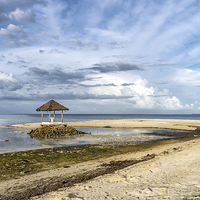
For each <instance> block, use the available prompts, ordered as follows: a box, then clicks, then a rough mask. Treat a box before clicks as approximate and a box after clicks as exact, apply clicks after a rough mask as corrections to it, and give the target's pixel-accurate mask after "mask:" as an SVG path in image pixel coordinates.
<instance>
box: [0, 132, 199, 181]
mask: <svg viewBox="0 0 200 200" xmlns="http://www.w3.org/2000/svg"><path fill="white" fill-rule="evenodd" d="M197 137H200V136H199V135H195V132H194V135H190V136H184V137H179V138H171V139H164V140H155V141H147V142H140V143H138V144H130V143H128V144H122V145H96V144H87V145H78V146H68V147H59V148H48V149H38V150H30V151H21V152H14V153H5V154H0V160H1V162H0V168H1V174H0V181H1V182H2V181H6V180H10V179H18V178H20V177H22V176H25V175H30V174H35V173H38V172H42V171H48V170H51V169H57V168H68V167H70V166H72V165H74V164H77V163H82V162H86V161H91V160H97V159H100V158H107V157H110V156H115V155H120V154H124V153H129V152H131V153H134V152H138V151H144V150H148V149H151V148H152V147H154V148H155V147H156V146H161V145H166V144H171V143H178V142H179V141H188V140H192V139H194V138H197Z"/></svg>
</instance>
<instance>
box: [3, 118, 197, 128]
mask: <svg viewBox="0 0 200 200" xmlns="http://www.w3.org/2000/svg"><path fill="white" fill-rule="evenodd" d="M53 124H54V123H49V125H53ZM63 124H66V125H67V126H72V127H84V128H118V129H120V128H121V129H123V128H128V129H176V130H196V128H197V127H199V126H200V120H180V119H117V120H92V121H80V122H64V123H63ZM41 125H43V124H42V123H39V122H38V123H25V124H14V125H7V126H3V127H4V128H22V129H23V128H25V129H34V128H38V127H40V126H41ZM44 125H47V124H44Z"/></svg>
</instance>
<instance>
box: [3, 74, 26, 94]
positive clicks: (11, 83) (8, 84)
mask: <svg viewBox="0 0 200 200" xmlns="http://www.w3.org/2000/svg"><path fill="white" fill-rule="evenodd" d="M22 87H23V83H22V82H21V81H20V80H18V79H16V78H15V77H14V75H13V73H9V74H5V73H3V72H0V89H1V90H9V91H16V90H19V89H21V88H22Z"/></svg>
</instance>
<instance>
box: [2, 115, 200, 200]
mask: <svg viewBox="0 0 200 200" xmlns="http://www.w3.org/2000/svg"><path fill="white" fill-rule="evenodd" d="M199 124H200V121H198V120H166V119H164V120H163V119H131V120H105V121H87V122H68V123H67V125H69V126H74V127H107V128H108V127H109V128H168V129H180V130H195V129H196V128H197V127H198V126H199ZM40 125H41V123H34V124H22V125H13V126H9V127H15V128H27V127H28V128H36V127H39V126H40ZM148 155H154V157H153V159H150V160H147V161H143V162H140V163H137V164H134V165H131V166H129V167H126V168H124V169H120V170H116V171H115V172H114V173H111V174H105V175H103V176H98V177H96V178H94V179H90V180H88V181H86V182H81V183H77V184H75V185H74V186H72V187H63V188H62V187H61V188H59V189H58V190H56V191H49V192H47V193H45V194H43V195H39V196H35V197H31V198H30V199H32V200H36V199H37V200H68V199H73V200H93V199H99V200H100V199H113V200H114V199H125V200H132V199H153V200H155V199H183V198H184V197H188V198H191V197H193V196H194V195H200V168H199V166H200V159H199V155H200V138H199V136H197V137H194V138H193V139H192V140H187V141H181V142H172V143H170V144H167V145H162V146H155V147H152V148H151V149H148V150H144V151H141V152H136V153H126V154H121V155H117V156H112V157H109V158H106V159H99V160H95V161H89V162H84V163H80V164H75V165H72V166H70V167H69V168H60V169H56V170H50V171H46V172H40V173H38V174H34V175H28V176H24V177H22V178H19V179H14V180H9V181H4V182H0V195H10V194H15V192H16V191H22V192H23V191H24V193H26V191H27V190H33V189H34V188H36V187H38V188H39V187H41V185H44V184H53V182H52V181H53V180H54V182H55V181H57V182H59V181H60V180H61V178H62V179H63V178H64V179H65V180H68V178H69V177H71V176H72V175H81V174H83V173H86V172H90V171H91V170H98V169H100V168H102V166H101V165H102V164H103V163H104V164H105V163H110V162H111V161H125V160H131V159H137V160H140V159H142V158H143V157H144V156H148ZM0 197H1V196H0ZM0 199H1V198H0ZM2 199H3V198H2ZM5 199H6V198H5Z"/></svg>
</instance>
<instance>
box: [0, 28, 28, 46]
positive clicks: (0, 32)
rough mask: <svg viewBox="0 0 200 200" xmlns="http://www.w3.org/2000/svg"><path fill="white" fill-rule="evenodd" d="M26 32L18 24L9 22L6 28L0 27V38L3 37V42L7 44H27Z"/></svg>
mask: <svg viewBox="0 0 200 200" xmlns="http://www.w3.org/2000/svg"><path fill="white" fill-rule="evenodd" d="M26 37H27V34H26V32H25V31H24V30H22V29H21V28H20V27H19V26H15V25H14V24H9V25H8V27H7V28H6V29H4V28H1V29H0V38H4V39H5V41H4V44H5V45H7V46H27V45H28V44H29V43H28V41H27V40H26Z"/></svg>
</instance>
